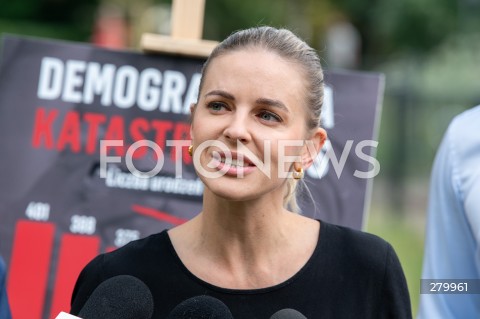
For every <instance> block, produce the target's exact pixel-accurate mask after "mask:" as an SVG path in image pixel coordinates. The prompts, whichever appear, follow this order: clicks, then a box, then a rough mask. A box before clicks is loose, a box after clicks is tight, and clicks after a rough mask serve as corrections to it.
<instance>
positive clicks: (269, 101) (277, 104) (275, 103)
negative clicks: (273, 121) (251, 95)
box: [256, 97, 289, 112]
mask: <svg viewBox="0 0 480 319" xmlns="http://www.w3.org/2000/svg"><path fill="white" fill-rule="evenodd" d="M256 102H257V103H258V104H263V105H268V106H273V107H277V108H280V109H282V110H283V111H285V112H289V109H288V108H287V107H286V106H285V104H283V103H282V102H281V101H279V100H274V99H269V98H263V97H261V98H258V99H257V100H256Z"/></svg>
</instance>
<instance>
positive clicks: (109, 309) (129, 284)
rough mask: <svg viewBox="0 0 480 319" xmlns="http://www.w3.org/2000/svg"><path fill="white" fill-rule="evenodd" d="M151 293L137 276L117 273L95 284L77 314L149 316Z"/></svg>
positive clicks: (103, 318) (115, 318)
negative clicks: (95, 286) (118, 274)
mask: <svg viewBox="0 0 480 319" xmlns="http://www.w3.org/2000/svg"><path fill="white" fill-rule="evenodd" d="M152 314H153V297H152V293H151V292H150V289H148V287H147V285H145V284H144V283H143V281H141V280H140V279H138V278H136V277H133V276H129V275H120V276H115V277H112V278H109V279H107V280H105V281H104V282H102V283H101V284H100V285H98V287H97V288H95V290H94V291H93V293H92V294H91V296H90V297H89V298H88V300H87V302H86V303H85V305H84V306H83V308H82V309H81V310H80V312H79V313H78V316H79V317H81V318H83V319H150V318H151V317H152Z"/></svg>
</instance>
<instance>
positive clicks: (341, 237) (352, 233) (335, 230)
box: [320, 221, 395, 269]
mask: <svg viewBox="0 0 480 319" xmlns="http://www.w3.org/2000/svg"><path fill="white" fill-rule="evenodd" d="M321 224H322V226H321V232H322V233H323V237H322V235H321V236H320V241H324V242H323V243H322V246H324V247H325V250H327V251H328V253H329V254H332V255H334V256H337V258H341V259H345V260H350V261H352V262H355V266H360V265H361V264H364V265H365V266H368V267H372V266H374V265H377V266H378V267H382V269H383V268H384V267H385V263H386V262H387V261H388V258H389V255H390V254H395V252H394V249H393V247H392V246H391V245H390V244H389V243H388V242H387V241H386V240H384V239H382V238H381V237H379V236H377V235H374V234H370V233H367V232H364V231H361V230H356V229H352V228H349V227H345V226H340V225H334V224H330V223H327V222H324V221H321Z"/></svg>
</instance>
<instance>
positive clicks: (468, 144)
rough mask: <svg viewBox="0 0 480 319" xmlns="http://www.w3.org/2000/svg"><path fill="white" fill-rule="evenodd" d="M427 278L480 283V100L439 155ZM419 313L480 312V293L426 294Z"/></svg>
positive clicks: (423, 318) (422, 318)
mask: <svg viewBox="0 0 480 319" xmlns="http://www.w3.org/2000/svg"><path fill="white" fill-rule="evenodd" d="M429 196H430V197H429V206H428V218H427V226H426V238H425V240H426V242H425V254H424V262H423V273H422V279H434V280H442V281H445V282H448V281H449V280H452V279H474V280H475V281H472V282H471V283H472V284H475V286H476V287H473V285H470V288H471V289H474V288H475V289H479V287H478V286H480V105H479V106H477V107H474V108H473V109H470V110H468V111H465V112H463V113H461V114H460V115H458V116H456V117H455V118H454V119H453V120H452V122H451V123H450V125H449V127H448V129H447V132H446V133H445V136H444V138H443V140H442V143H441V145H440V147H439V149H438V151H437V155H436V158H435V162H434V166H433V170H432V176H431V186H430V195H429ZM417 318H418V319H430V318H442V319H449V318H480V294H458V293H457V294H452V293H441V294H425V293H422V294H421V295H420V306H419V312H418V317H417Z"/></svg>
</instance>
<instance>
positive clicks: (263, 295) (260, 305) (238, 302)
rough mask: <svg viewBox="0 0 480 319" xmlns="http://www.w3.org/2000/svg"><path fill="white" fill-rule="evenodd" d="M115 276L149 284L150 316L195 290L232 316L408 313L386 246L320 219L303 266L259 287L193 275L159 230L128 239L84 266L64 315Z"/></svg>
mask: <svg viewBox="0 0 480 319" xmlns="http://www.w3.org/2000/svg"><path fill="white" fill-rule="evenodd" d="M285 262H288V261H285ZM123 274H127V275H132V276H135V277H137V278H139V279H140V280H142V281H143V282H144V283H145V284H146V285H147V286H148V287H149V288H150V290H151V292H152V294H153V297H154V304H155V310H154V314H153V318H155V319H161V318H165V317H166V316H167V315H168V314H169V313H170V311H171V310H172V309H173V308H174V307H175V306H177V305H178V304H179V303H181V302H182V301H184V300H186V299H188V298H191V297H193V296H198V295H210V296H213V297H215V298H218V299H220V300H221V301H223V302H224V303H225V304H226V305H227V306H228V308H230V310H231V312H232V314H233V316H234V318H236V319H255V318H259V319H268V318H270V316H272V314H274V313H275V312H277V311H278V310H280V309H284V308H292V309H295V310H298V311H300V312H301V313H302V314H304V315H305V316H306V317H307V318H309V319H313V318H355V319H358V318H362V319H365V318H389V319H392V318H411V308H410V299H409V294H408V289H407V283H406V281H405V276H404V274H403V271H402V268H401V265H400V262H399V260H398V258H397V255H396V254H395V251H394V250H393V248H392V246H391V245H390V244H388V243H387V242H386V241H384V240H383V239H381V238H379V237H377V236H375V235H372V234H368V233H364V232H360V231H356V230H352V229H349V228H346V227H341V226H336V225H332V224H328V223H326V222H323V221H322V222H321V228H320V237H319V241H318V243H317V246H316V248H315V251H314V253H313V254H312V256H311V257H310V259H309V261H308V262H307V263H306V265H305V266H304V267H303V268H302V269H300V271H298V272H297V273H296V274H295V275H294V276H293V277H291V278H290V279H288V280H287V281H285V282H283V283H280V284H278V285H275V286H273V287H268V288H262V289H252V290H237V289H226V288H221V287H217V286H214V285H211V284H209V283H207V282H205V281H203V280H201V279H199V278H198V277H196V276H195V275H193V274H192V273H191V272H190V271H189V270H188V269H187V268H186V267H185V266H184V265H183V263H182V262H181V260H180V258H179V257H178V255H177V254H176V252H175V250H174V248H173V245H172V243H171V241H170V238H169V236H168V233H167V231H166V230H164V231H162V232H161V233H158V234H155V235H151V236H149V237H146V238H144V239H140V240H136V241H133V242H131V243H129V244H127V245H126V246H124V247H122V248H119V249H118V250H116V251H113V252H111V253H107V254H102V255H99V256H97V257H96V258H95V259H94V260H92V261H91V262H90V263H89V264H88V265H87V266H86V267H85V269H84V270H83V271H82V272H81V274H80V276H79V278H78V281H77V283H76V286H75V289H74V291H73V296H72V309H71V313H72V314H78V312H79V311H80V310H81V309H82V307H83V305H84V304H85V302H86V301H87V299H88V298H89V296H90V294H91V293H92V292H93V290H94V289H95V288H96V287H97V286H98V285H99V284H100V283H101V282H102V281H105V280H106V279H108V278H110V277H113V276H117V275H123Z"/></svg>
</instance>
